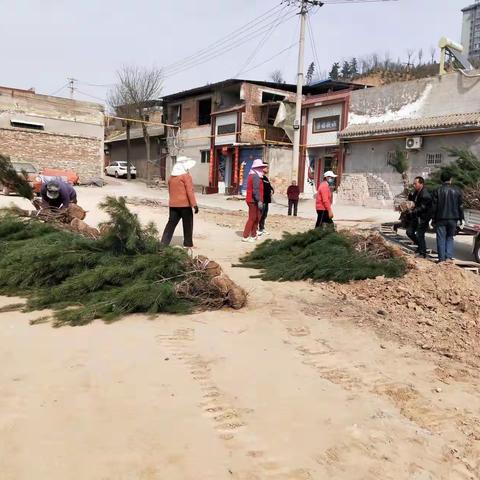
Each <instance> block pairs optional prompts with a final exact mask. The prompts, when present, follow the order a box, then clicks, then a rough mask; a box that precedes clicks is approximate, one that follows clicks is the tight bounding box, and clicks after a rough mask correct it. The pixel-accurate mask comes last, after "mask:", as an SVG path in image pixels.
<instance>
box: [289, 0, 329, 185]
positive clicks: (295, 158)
mask: <svg viewBox="0 0 480 480" xmlns="http://www.w3.org/2000/svg"><path fill="white" fill-rule="evenodd" d="M287 3H288V4H299V6H300V13H299V15H300V40H299V48H298V73H297V97H296V101H295V120H294V123H293V129H294V130H293V150H292V180H297V178H298V166H299V160H300V132H301V126H302V94H303V84H304V73H303V70H304V66H305V65H304V63H305V59H304V57H305V25H306V20H307V14H308V11H309V9H310V8H312V7H316V6H318V7H322V6H323V2H321V1H319V0H287Z"/></svg>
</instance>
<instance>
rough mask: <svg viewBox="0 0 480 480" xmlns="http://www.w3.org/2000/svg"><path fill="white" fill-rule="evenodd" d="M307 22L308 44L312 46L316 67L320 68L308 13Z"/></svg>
mask: <svg viewBox="0 0 480 480" xmlns="http://www.w3.org/2000/svg"><path fill="white" fill-rule="evenodd" d="M307 24H308V36H309V38H310V45H311V47H312V53H313V59H314V61H315V64H316V65H317V69H319V68H320V59H319V56H318V51H317V45H316V43H315V37H314V35H313V28H312V22H311V20H310V16H309V15H307Z"/></svg>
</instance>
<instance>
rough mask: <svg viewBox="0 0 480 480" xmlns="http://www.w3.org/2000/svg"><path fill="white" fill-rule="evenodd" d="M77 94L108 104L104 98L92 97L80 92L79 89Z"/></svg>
mask: <svg viewBox="0 0 480 480" xmlns="http://www.w3.org/2000/svg"><path fill="white" fill-rule="evenodd" d="M77 92H78V93H81V94H82V95H85V96H86V97H90V98H93V99H95V100H99V101H100V102H103V103H107V102H106V100H105V99H104V98H100V97H96V96H95V95H91V94H90V93H87V92H82V91H81V90H78V89H77Z"/></svg>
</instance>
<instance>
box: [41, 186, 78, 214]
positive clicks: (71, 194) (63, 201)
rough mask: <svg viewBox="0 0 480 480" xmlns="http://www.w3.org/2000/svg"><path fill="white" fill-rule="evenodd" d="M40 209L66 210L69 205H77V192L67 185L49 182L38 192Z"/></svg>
mask: <svg viewBox="0 0 480 480" xmlns="http://www.w3.org/2000/svg"><path fill="white" fill-rule="evenodd" d="M40 196H41V197H42V207H56V208H68V206H69V205H70V204H71V203H77V192H75V189H74V188H73V187H72V186H71V185H70V184H69V183H65V182H62V181H57V180H51V181H49V182H47V183H45V184H44V185H43V186H42V189H41V191H40Z"/></svg>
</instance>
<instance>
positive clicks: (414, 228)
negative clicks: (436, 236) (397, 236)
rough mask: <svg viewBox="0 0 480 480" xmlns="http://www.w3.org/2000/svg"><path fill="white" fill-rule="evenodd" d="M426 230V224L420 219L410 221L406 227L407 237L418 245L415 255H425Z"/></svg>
mask: <svg viewBox="0 0 480 480" xmlns="http://www.w3.org/2000/svg"><path fill="white" fill-rule="evenodd" d="M427 228H428V222H427V221H424V220H420V219H414V220H412V221H411V222H410V223H409V225H408V227H407V232H406V233H407V237H408V238H409V239H410V240H411V241H412V242H413V243H414V244H415V245H418V250H417V253H419V254H420V255H426V254H427V242H426V241H425V233H426V231H427Z"/></svg>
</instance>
